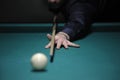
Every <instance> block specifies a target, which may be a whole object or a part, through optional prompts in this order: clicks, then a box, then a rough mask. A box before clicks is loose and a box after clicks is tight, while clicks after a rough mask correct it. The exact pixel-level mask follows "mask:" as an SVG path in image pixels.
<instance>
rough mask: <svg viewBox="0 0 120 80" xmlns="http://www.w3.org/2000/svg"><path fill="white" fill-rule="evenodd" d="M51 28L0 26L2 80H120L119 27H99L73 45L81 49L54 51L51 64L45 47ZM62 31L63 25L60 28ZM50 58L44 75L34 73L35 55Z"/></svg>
mask: <svg viewBox="0 0 120 80" xmlns="http://www.w3.org/2000/svg"><path fill="white" fill-rule="evenodd" d="M51 26H52V24H37V23H36V24H20V23H18V24H14V23H12V24H8V23H7V24H5V23H3V24H2V23H1V24H0V80H120V24H119V23H96V24H93V26H92V30H93V31H92V33H90V34H89V35H88V36H86V37H85V38H83V39H79V40H76V41H74V43H76V44H80V46H81V47H80V48H73V47H69V48H68V49H64V48H61V49H60V50H55V56H54V62H53V63H51V62H50V61H49V60H50V56H49V51H50V49H45V48H44V47H45V45H46V44H47V43H48V42H49V40H48V39H47V37H46V34H47V33H51ZM60 26H61V28H62V26H63V24H60ZM37 52H41V53H44V54H45V55H46V56H47V58H48V65H47V67H46V70H44V71H34V70H33V69H32V66H31V64H30V59H31V57H32V55H33V54H35V53H37Z"/></svg>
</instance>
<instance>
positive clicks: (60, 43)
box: [56, 40, 62, 49]
mask: <svg viewBox="0 0 120 80" xmlns="http://www.w3.org/2000/svg"><path fill="white" fill-rule="evenodd" d="M61 45H62V40H58V41H57V47H56V48H57V49H60V47H61Z"/></svg>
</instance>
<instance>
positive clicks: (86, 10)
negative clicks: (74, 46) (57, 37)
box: [62, 2, 97, 40]
mask: <svg viewBox="0 0 120 80" xmlns="http://www.w3.org/2000/svg"><path fill="white" fill-rule="evenodd" d="M96 9H97V6H96V5H94V4H93V3H92V2H89V3H88V2H78V3H77V2H76V3H74V4H73V5H72V6H71V5H68V6H67V7H66V8H65V10H64V12H63V13H67V14H65V17H66V19H67V20H66V21H67V23H66V24H65V26H64V29H63V30H62V32H64V33H66V34H68V35H69V37H70V40H72V39H74V38H76V37H77V34H80V33H81V31H82V30H85V28H86V27H87V26H88V25H89V24H91V22H92V18H93V17H94V15H95V13H96ZM89 26H90V25H89Z"/></svg>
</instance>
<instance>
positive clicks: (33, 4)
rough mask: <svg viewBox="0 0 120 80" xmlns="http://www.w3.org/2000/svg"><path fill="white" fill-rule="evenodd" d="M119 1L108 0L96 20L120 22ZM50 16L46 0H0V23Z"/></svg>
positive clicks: (49, 18)
mask: <svg viewBox="0 0 120 80" xmlns="http://www.w3.org/2000/svg"><path fill="white" fill-rule="evenodd" d="M119 2H120V1H119V0H108V1H107V2H106V3H105V5H104V9H103V10H102V11H103V13H100V14H99V17H97V19H96V22H120V12H119V10H120V9H119V8H120V3H119ZM52 17H53V15H52V13H51V12H49V11H48V6H47V0H0V23H44V22H45V23H46V22H51V21H52ZM60 21H62V20H61V19H60Z"/></svg>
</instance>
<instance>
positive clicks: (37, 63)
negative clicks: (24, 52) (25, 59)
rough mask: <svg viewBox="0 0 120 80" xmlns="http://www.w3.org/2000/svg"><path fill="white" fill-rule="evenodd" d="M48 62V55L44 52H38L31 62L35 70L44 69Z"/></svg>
mask: <svg viewBox="0 0 120 80" xmlns="http://www.w3.org/2000/svg"><path fill="white" fill-rule="evenodd" d="M47 63H48V60H47V57H46V55H45V54H43V53H36V54H34V55H33V56H32V58H31V64H32V67H33V69H34V70H44V69H45V68H46V66H47Z"/></svg>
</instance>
